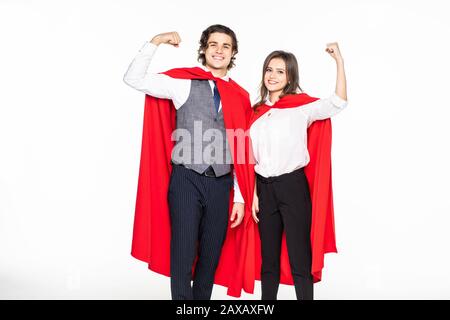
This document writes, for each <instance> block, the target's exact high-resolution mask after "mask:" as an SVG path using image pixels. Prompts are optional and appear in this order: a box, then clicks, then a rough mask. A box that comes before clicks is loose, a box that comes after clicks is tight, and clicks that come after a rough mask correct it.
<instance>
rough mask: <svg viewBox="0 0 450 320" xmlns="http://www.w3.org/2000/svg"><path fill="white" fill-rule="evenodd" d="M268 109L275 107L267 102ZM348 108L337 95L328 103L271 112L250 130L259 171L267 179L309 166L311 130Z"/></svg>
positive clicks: (317, 101) (272, 110) (315, 103)
mask: <svg viewBox="0 0 450 320" xmlns="http://www.w3.org/2000/svg"><path fill="white" fill-rule="evenodd" d="M266 104H267V105H268V106H271V105H272V104H271V103H270V101H266ZM346 106H347V101H346V100H343V99H342V98H340V97H339V96H338V95H336V94H335V93H333V94H332V95H331V96H330V97H329V98H327V99H319V100H316V101H314V102H311V103H309V104H306V105H303V106H299V107H294V108H286V109H278V108H271V109H270V110H269V111H267V112H266V113H265V114H264V115H262V116H261V117H260V118H258V119H257V120H256V121H255V122H254V123H253V124H252V126H251V128H250V137H251V139H252V146H253V153H254V156H255V160H256V165H255V171H256V173H258V174H259V175H261V176H263V177H266V178H267V177H274V176H279V175H282V174H285V173H290V172H292V171H295V170H296V169H299V168H302V167H304V166H306V165H307V164H308V163H309V153H308V148H307V141H308V137H307V129H308V127H309V126H310V125H311V124H312V123H313V122H314V121H315V120H323V119H327V118H330V117H332V116H334V115H336V114H337V113H339V112H340V111H342V110H343V109H344V108H345V107H346Z"/></svg>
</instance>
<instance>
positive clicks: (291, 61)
mask: <svg viewBox="0 0 450 320" xmlns="http://www.w3.org/2000/svg"><path fill="white" fill-rule="evenodd" d="M275 58H280V59H283V61H284V63H285V64H286V77H287V80H288V83H287V85H286V86H285V87H284V88H283V92H282V93H281V95H280V98H281V97H283V96H285V95H288V94H297V93H299V91H298V90H300V92H303V90H302V88H300V84H299V82H300V80H299V75H298V63H297V59H296V58H295V55H293V54H292V53H290V52H286V51H282V50H277V51H273V52H272V53H270V54H269V55H268V56H267V58H266V60H264V65H263V70H262V80H261V84H260V89H259V95H260V98H259V101H258V102H257V103H256V104H255V105H254V106H253V109H254V110H255V111H256V110H257V108H258V106H260V105H262V104H264V103H265V102H266V98H267V95H268V94H269V90H267V88H266V86H265V84H264V75H265V74H266V70H267V67H268V66H269V63H270V61H272V59H275Z"/></svg>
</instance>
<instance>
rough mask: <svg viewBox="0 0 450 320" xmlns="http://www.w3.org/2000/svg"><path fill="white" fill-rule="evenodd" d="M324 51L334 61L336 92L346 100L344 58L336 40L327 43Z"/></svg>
mask: <svg viewBox="0 0 450 320" xmlns="http://www.w3.org/2000/svg"><path fill="white" fill-rule="evenodd" d="M325 51H326V52H328V53H329V54H330V56H331V57H332V58H333V59H334V60H335V61H336V68H337V75H336V91H335V92H336V94H337V95H338V96H339V97H340V98H342V99H344V100H347V81H346V78H345V69H344V59H343V58H342V54H341V51H340V50H339V46H338V44H337V42H333V43H328V44H327V48H326V49H325Z"/></svg>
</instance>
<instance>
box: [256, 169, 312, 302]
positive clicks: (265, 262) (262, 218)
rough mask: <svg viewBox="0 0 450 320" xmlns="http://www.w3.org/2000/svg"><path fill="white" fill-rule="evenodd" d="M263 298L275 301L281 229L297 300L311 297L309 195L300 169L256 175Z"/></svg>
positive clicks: (277, 284) (278, 278)
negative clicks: (284, 172)
mask: <svg viewBox="0 0 450 320" xmlns="http://www.w3.org/2000/svg"><path fill="white" fill-rule="evenodd" d="M257 195H258V199H259V214H258V218H259V223H258V228H259V234H260V238H261V255H262V268H261V289H262V300H276V299H277V293H278V287H279V284H280V255H281V243H282V235H283V231H284V232H285V233H286V244H287V249H288V255H289V263H290V267H291V272H292V277H293V280H294V285H295V293H296V296H297V299H298V300H312V299H313V278H312V275H311V264H312V255H311V238H310V235H311V212H312V210H311V209H312V205H311V196H310V191H309V186H308V181H307V179H306V176H305V173H304V171H303V168H300V169H298V170H295V171H293V172H291V173H287V174H283V175H280V176H277V177H269V178H265V177H263V176H261V175H258V174H257Z"/></svg>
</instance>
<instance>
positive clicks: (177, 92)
mask: <svg viewBox="0 0 450 320" xmlns="http://www.w3.org/2000/svg"><path fill="white" fill-rule="evenodd" d="M175 34H176V35H175ZM180 41H181V40H180V39H179V36H178V34H177V33H176V32H175V33H174V32H170V33H163V34H159V35H156V36H155V37H153V39H152V40H151V41H147V42H146V43H145V44H144V45H143V46H142V48H141V49H140V50H139V52H138V54H137V55H136V57H135V58H134V59H133V61H132V62H131V64H130V65H129V67H128V70H127V72H126V73H125V75H124V77H123V81H124V82H125V83H126V84H127V85H129V86H130V87H132V88H134V89H136V90H139V91H142V92H144V93H145V94H148V95H151V96H154V97H157V98H162V99H171V100H172V101H173V103H174V105H175V108H177V109H178V108H179V107H181V106H182V105H183V104H184V103H185V102H186V100H187V98H188V96H189V92H190V87H191V81H190V80H185V79H174V78H171V77H169V76H166V75H164V74H157V73H151V72H149V67H150V66H151V62H152V60H153V57H154V56H155V53H156V51H157V49H158V46H159V45H160V44H162V43H168V44H172V45H174V46H176V47H177V46H178V44H179V43H180Z"/></svg>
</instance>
